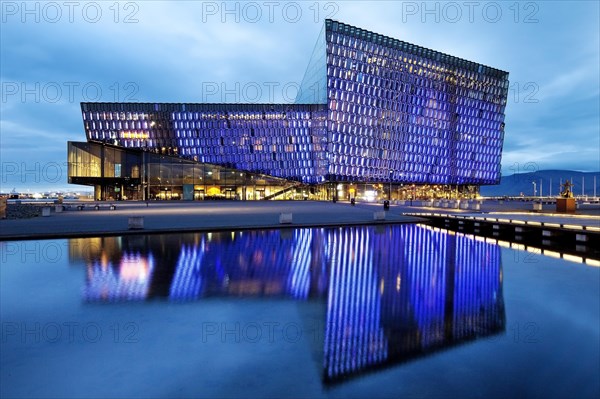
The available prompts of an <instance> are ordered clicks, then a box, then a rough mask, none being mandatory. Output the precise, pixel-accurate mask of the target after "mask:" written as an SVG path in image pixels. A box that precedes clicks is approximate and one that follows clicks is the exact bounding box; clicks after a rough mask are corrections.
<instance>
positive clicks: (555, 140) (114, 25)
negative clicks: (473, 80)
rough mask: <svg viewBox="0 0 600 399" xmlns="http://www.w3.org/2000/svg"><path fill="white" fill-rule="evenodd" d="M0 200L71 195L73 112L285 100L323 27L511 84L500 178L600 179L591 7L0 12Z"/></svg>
mask: <svg viewBox="0 0 600 399" xmlns="http://www.w3.org/2000/svg"><path fill="white" fill-rule="evenodd" d="M0 5H1V9H0V10H1V21H0V29H1V35H0V49H1V50H0V51H1V54H0V78H1V84H2V87H1V98H0V101H1V103H0V105H1V115H0V132H1V136H0V161H1V165H2V180H1V181H0V189H1V190H2V191H9V190H11V189H12V188H13V187H16V188H17V190H19V189H26V188H37V189H39V190H44V189H48V188H50V187H54V188H55V189H56V188H67V187H69V186H68V185H67V183H66V141H67V140H75V141H84V140H85V135H84V132H83V125H82V121H81V115H80V108H79V103H80V102H81V101H107V102H112V101H134V102H136V101H139V102H272V101H274V102H291V101H292V100H293V98H294V97H295V93H296V91H295V90H296V87H297V86H298V84H299V83H300V82H301V80H302V77H303V74H304V71H305V69H306V66H307V63H308V59H309V57H310V54H311V52H312V49H313V46H314V43H315V41H316V39H317V36H318V34H319V32H320V29H321V27H322V24H323V21H324V19H325V18H327V17H330V18H333V19H336V20H339V21H343V22H346V23H348V24H351V25H354V26H358V27H361V28H364V29H367V30H371V31H374V32H377V33H381V34H385V35H389V36H392V37H395V38H398V39H400V40H404V41H407V42H411V43H414V44H417V45H420V46H424V47H428V48H431V49H434V50H438V51H442V52H445V53H448V54H452V55H456V56H458V57H461V58H465V59H468V60H471V61H475V62H479V63H482V64H486V65H489V66H493V67H496V68H499V69H502V70H506V71H509V72H510V81H511V89H510V91H509V99H508V105H507V108H506V136H505V143H504V153H503V159H502V168H503V174H511V173H513V172H515V171H532V170H535V169H572V170H581V171H598V170H600V133H599V124H600V122H599V112H600V111H599V110H600V82H599V71H600V66H599V63H600V60H599V58H600V55H599V48H600V43H599V41H600V38H599V35H600V34H599V32H600V27H599V20H600V10H599V6H598V3H597V2H595V1H543V2H533V1H524V2H516V1H508V2H502V1H496V2H493V1H490V2H488V1H481V2H480V1H472V2H462V1H457V2H422V1H416V2H413V1H407V2H394V1H381V2H377V1H368V2H361V1H330V2H314V1H307V2H294V1H272V2H267V1H265V2H263V1H257V2H221V1H216V2H193V1H171V2H160V1H135V2H126V1H122V2H115V1H107V2H102V1H96V2H93V1H90V2H87V1H81V2H79V1H75V2H72V3H68V2H67V3H65V2H50V3H45V2H27V3H23V2H21V1H16V2H13V1H3V2H1V3H0Z"/></svg>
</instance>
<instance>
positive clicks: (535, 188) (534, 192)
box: [531, 181, 537, 197]
mask: <svg viewBox="0 0 600 399" xmlns="http://www.w3.org/2000/svg"><path fill="white" fill-rule="evenodd" d="M531 184H533V196H534V197H535V196H536V194H537V185H536V184H535V182H534V181H532V182H531Z"/></svg>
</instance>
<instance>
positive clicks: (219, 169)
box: [68, 20, 509, 200]
mask: <svg viewBox="0 0 600 399" xmlns="http://www.w3.org/2000/svg"><path fill="white" fill-rule="evenodd" d="M508 85H509V82H508V73H507V72H504V71H501V70H498V69H495V68H491V67H488V66H485V65H481V64H477V63H475V62H471V61H466V60H463V59H460V58H457V57H453V56H450V55H447V54H443V53H440V52H437V51H433V50H429V49H426V48H423V47H419V46H416V45H413V44H410V43H406V42H403V41H400V40H397V39H393V38H390V37H386V36H382V35H379V34H376V33H373V32H369V31H366V30H363V29H360V28H356V27H354V26H350V25H347V24H343V23H340V22H337V21H333V20H326V21H325V25H324V27H323V29H322V31H321V33H320V35H319V37H318V39H317V43H316V45H315V47H314V50H313V54H312V56H311V59H310V60H309V63H308V67H307V69H306V72H305V75H304V78H303V79H302V83H301V85H300V90H299V92H298V96H297V98H296V101H295V103H294V104H174V103H169V104H158V103H82V104H81V110H82V116H83V123H84V128H85V132H86V135H87V143H75V142H70V143H69V145H68V146H69V150H68V153H69V155H68V157H69V160H68V161H69V182H70V183H74V184H87V185H94V186H95V195H96V198H97V199H111V198H112V199H127V198H133V199H187V200H193V199H204V198H238V199H270V198H298V199H300V198H315V199H325V198H336V197H337V198H340V199H348V198H351V197H364V198H367V197H368V196H372V197H380V198H392V199H393V198H396V199H404V198H411V199H412V198H417V197H436V196H437V197H442V196H450V195H473V194H474V193H477V189H478V187H479V186H480V185H485V184H497V183H498V182H499V179H500V160H501V155H502V143H503V140H504V109H505V106H506V99H507V93H508Z"/></svg>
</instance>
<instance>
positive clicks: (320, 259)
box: [0, 225, 600, 397]
mask: <svg viewBox="0 0 600 399" xmlns="http://www.w3.org/2000/svg"><path fill="white" fill-rule="evenodd" d="M0 249H1V251H2V265H1V269H0V273H1V275H0V277H1V279H0V288H1V291H0V296H1V303H0V309H1V319H2V351H1V353H0V361H1V370H0V378H1V380H0V382H1V387H0V389H1V394H2V397H99V396H101V397H182V396H183V397H197V396H206V397H241V396H244V397H247V396H258V397H264V396H268V397H282V396H286V397H342V396H343V397H404V396H420V397H421V396H429V397H480V396H486V397H506V396H519V397H523V396H528V397H598V396H599V395H600V360H599V359H600V349H599V346H600V344H599V341H600V304H599V303H600V268H598V267H594V266H590V265H586V264H580V263H576V262H568V261H566V260H563V259H556V258H551V257H546V256H542V255H540V254H536V253H532V252H525V251H518V250H514V249H509V248H502V247H500V246H498V245H496V244H494V243H490V242H486V241H485V240H482V239H480V238H478V237H477V238H475V237H472V236H464V235H460V234H454V233H451V232H447V231H444V230H439V229H433V228H430V227H427V226H421V225H399V226H376V227H375V226H370V227H345V228H327V229H325V228H318V229H284V230H263V231H244V232H228V233H198V234H170V235H139V236H123V237H104V238H90V239H71V240H43V241H21V242H2V243H0Z"/></svg>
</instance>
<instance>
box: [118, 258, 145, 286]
mask: <svg viewBox="0 0 600 399" xmlns="http://www.w3.org/2000/svg"><path fill="white" fill-rule="evenodd" d="M149 276H150V265H149V264H148V260H147V259H145V258H143V257H142V256H141V255H140V254H137V255H129V256H127V255H125V256H124V257H123V258H122V259H121V265H120V268H119V277H120V279H121V280H123V281H138V282H140V283H143V282H145V281H146V280H148V278H149Z"/></svg>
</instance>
